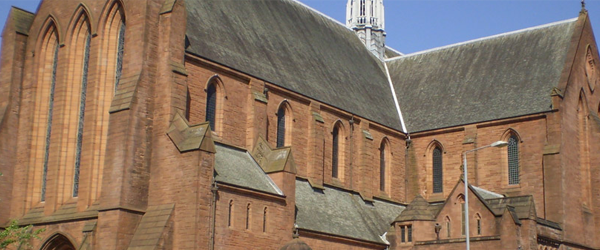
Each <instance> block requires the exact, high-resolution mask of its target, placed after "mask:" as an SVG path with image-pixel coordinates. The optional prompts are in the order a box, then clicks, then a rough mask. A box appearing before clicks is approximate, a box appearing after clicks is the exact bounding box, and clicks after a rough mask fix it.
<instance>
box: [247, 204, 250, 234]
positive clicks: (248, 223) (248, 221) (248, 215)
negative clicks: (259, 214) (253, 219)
mask: <svg viewBox="0 0 600 250" xmlns="http://www.w3.org/2000/svg"><path fill="white" fill-rule="evenodd" d="M246 229H250V204H248V206H246Z"/></svg>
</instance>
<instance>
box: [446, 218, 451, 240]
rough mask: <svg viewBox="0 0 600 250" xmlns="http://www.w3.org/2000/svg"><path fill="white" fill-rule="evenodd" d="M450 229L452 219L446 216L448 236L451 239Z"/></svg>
mask: <svg viewBox="0 0 600 250" xmlns="http://www.w3.org/2000/svg"><path fill="white" fill-rule="evenodd" d="M450 229H451V227H450V217H448V216H446V235H447V236H448V238H450V233H451V232H452V231H451V230H450Z"/></svg>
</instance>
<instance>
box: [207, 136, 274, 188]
mask: <svg viewBox="0 0 600 250" xmlns="http://www.w3.org/2000/svg"><path fill="white" fill-rule="evenodd" d="M215 149H216V151H217V153H216V154H215V179H216V180H217V182H221V183H227V184H232V185H235V186H239V187H244V188H249V189H253V190H257V191H262V192H266V193H270V194H275V195H283V192H281V190H280V189H279V188H278V187H277V186H276V185H275V183H274V182H273V180H271V178H270V177H269V176H268V175H267V174H265V172H264V171H263V170H262V168H261V167H260V166H259V165H258V163H256V161H254V158H252V156H251V155H250V154H249V153H248V151H246V150H243V149H239V148H235V147H231V146H228V145H224V144H220V143H215Z"/></svg>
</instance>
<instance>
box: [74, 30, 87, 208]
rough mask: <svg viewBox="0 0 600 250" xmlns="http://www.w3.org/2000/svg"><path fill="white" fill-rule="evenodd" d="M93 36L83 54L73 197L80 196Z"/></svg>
mask: <svg viewBox="0 0 600 250" xmlns="http://www.w3.org/2000/svg"><path fill="white" fill-rule="evenodd" d="M91 39H92V36H91V35H90V34H89V33H88V34H87V36H86V39H85V50H84V52H83V70H82V72H81V95H80V99H79V121H78V123H79V124H78V127H77V146H76V151H75V170H74V173H73V197H77V196H78V195H79V169H80V166H81V145H82V143H83V120H84V116H85V99H86V95H87V81H88V68H89V62H90V43H91Z"/></svg>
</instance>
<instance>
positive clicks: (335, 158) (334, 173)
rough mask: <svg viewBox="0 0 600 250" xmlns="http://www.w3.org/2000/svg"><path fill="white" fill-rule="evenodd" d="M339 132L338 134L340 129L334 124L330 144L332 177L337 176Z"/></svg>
mask: <svg viewBox="0 0 600 250" xmlns="http://www.w3.org/2000/svg"><path fill="white" fill-rule="evenodd" d="M339 134H340V129H339V127H338V126H335V127H334V128H333V144H332V149H331V176H332V177H333V178H338V167H339V166H338V164H339V162H338V160H339V158H338V157H339V154H338V153H339V152H338V150H339V146H340V145H339V143H340V142H339Z"/></svg>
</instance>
